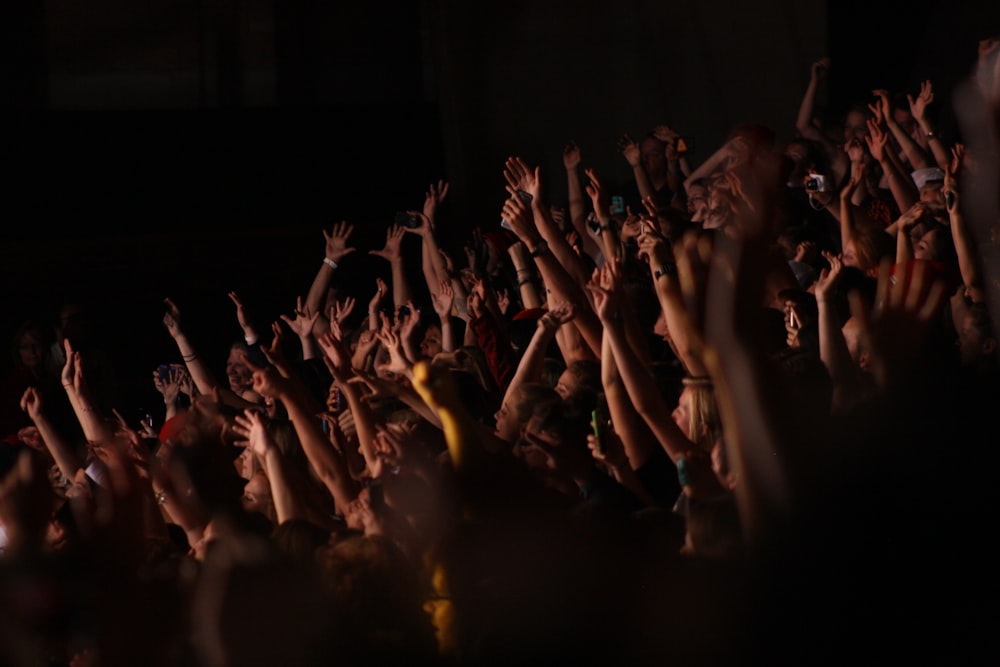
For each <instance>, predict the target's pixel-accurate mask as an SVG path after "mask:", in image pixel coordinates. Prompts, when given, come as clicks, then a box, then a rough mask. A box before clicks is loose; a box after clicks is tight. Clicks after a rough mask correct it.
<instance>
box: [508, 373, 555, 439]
mask: <svg viewBox="0 0 1000 667" xmlns="http://www.w3.org/2000/svg"><path fill="white" fill-rule="evenodd" d="M559 400H562V399H561V398H560V396H559V394H558V393H556V391H555V390H554V389H552V388H551V387H549V386H547V385H544V384H541V383H535V382H526V383H524V384H522V385H521V386H520V387H518V388H517V389H515V390H514V392H513V393H512V395H511V396H509V397H508V398H507V400H505V401H504V402H503V403H502V404H501V405H500V409H499V410H497V412H496V414H495V415H494V416H493V417H494V419H495V420H496V434H497V436H498V437H500V439H502V440H505V441H507V442H509V443H511V444H514V443H515V442H517V439H518V438H520V437H521V431H522V429H523V428H524V426H525V425H526V424H527V423H528V419H529V418H530V417H531V411H532V408H533V406H536V405H540V404H543V403H547V402H553V401H559Z"/></svg>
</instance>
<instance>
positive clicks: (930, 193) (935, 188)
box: [920, 183, 944, 208]
mask: <svg viewBox="0 0 1000 667" xmlns="http://www.w3.org/2000/svg"><path fill="white" fill-rule="evenodd" d="M943 189H944V183H927V184H926V185H924V187H922V188H920V201H922V202H925V203H927V204H930V205H931V206H934V207H938V208H944V193H943V192H942V190H943Z"/></svg>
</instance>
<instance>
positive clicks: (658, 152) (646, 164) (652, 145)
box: [639, 135, 667, 179]
mask: <svg viewBox="0 0 1000 667" xmlns="http://www.w3.org/2000/svg"><path fill="white" fill-rule="evenodd" d="M666 150H667V145H666V144H665V143H663V142H662V141H660V140H659V139H657V138H656V137H654V136H653V135H647V136H646V137H645V138H644V139H643V140H642V141H640V142H639V159H640V160H641V161H642V167H643V169H645V170H646V173H647V174H648V175H649V177H650V178H654V179H655V178H661V177H664V176H666V173H667V155H666Z"/></svg>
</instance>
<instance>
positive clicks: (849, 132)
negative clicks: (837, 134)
mask: <svg viewBox="0 0 1000 667" xmlns="http://www.w3.org/2000/svg"><path fill="white" fill-rule="evenodd" d="M867 121H868V119H867V118H865V115H864V114H863V113H861V112H860V111H851V112H849V113H848V114H847V116H846V117H845V119H844V142H845V143H846V142H848V141H850V140H851V139H858V140H859V141H864V140H865V136H866V135H867V134H868V122H867Z"/></svg>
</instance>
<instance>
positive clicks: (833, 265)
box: [813, 250, 844, 302]
mask: <svg viewBox="0 0 1000 667" xmlns="http://www.w3.org/2000/svg"><path fill="white" fill-rule="evenodd" d="M823 257H824V258H825V259H826V262H827V264H829V265H830V266H829V267H823V269H822V270H821V271H820V272H819V277H818V278H817V279H816V283H815V286H814V287H813V295H814V296H815V297H816V301H817V302H823V301H830V300H832V299H833V298H834V294H836V290H837V283H838V281H839V280H840V274H841V271H842V270H843V268H844V258H843V256H842V255H834V254H833V253H831V252H828V251H826V250H824V251H823Z"/></svg>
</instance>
